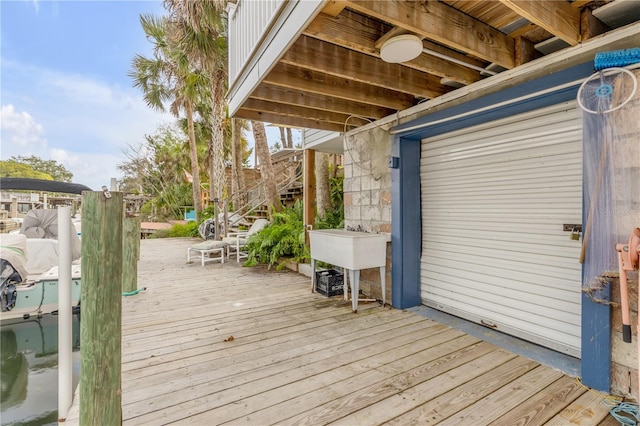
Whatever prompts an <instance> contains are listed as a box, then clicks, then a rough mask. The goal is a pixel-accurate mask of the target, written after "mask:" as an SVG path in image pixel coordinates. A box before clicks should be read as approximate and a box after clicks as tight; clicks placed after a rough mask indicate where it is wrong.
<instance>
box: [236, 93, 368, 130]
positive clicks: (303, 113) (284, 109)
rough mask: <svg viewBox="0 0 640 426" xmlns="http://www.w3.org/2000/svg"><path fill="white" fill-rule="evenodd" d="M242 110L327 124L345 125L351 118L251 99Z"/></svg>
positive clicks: (357, 122) (356, 120) (359, 122)
mask: <svg viewBox="0 0 640 426" xmlns="http://www.w3.org/2000/svg"><path fill="white" fill-rule="evenodd" d="M242 108H244V109H247V110H252V111H259V112H268V113H271V114H278V115H284V116H287V117H292V118H302V119H306V120H320V121H324V122H327V123H334V124H342V125H344V124H345V122H346V121H347V118H349V114H341V113H338V112H332V111H325V110H321V109H315V108H307V107H302V106H299V105H295V106H293V105H287V104H281V103H278V102H273V101H265V100H263V99H254V98H249V99H247V101H246V102H245V103H244V104H243V105H242ZM367 123H369V120H363V119H361V118H358V117H352V118H350V119H349V124H355V125H357V126H362V125H363V124H367Z"/></svg>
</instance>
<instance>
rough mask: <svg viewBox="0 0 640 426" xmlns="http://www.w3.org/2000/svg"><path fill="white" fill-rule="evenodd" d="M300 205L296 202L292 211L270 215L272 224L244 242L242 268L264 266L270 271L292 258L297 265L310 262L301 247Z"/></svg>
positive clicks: (290, 209)
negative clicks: (286, 259) (245, 246)
mask: <svg viewBox="0 0 640 426" xmlns="http://www.w3.org/2000/svg"><path fill="white" fill-rule="evenodd" d="M302 212H303V208H302V203H300V202H299V201H298V202H296V204H295V205H294V206H293V208H286V209H284V210H283V211H282V212H279V213H273V216H272V221H271V223H270V224H269V225H267V226H266V227H265V228H264V229H263V230H261V231H260V232H258V233H256V234H254V235H252V236H251V237H249V240H248V241H247V250H248V254H249V256H248V258H247V261H246V262H245V263H244V265H245V266H255V265H257V264H258V263H265V264H267V265H269V268H271V267H272V266H273V265H277V266H276V269H277V270H279V269H282V268H283V267H284V262H282V263H279V259H280V258H282V257H287V258H292V259H293V260H295V261H296V262H300V261H304V260H307V261H308V260H309V259H310V255H309V249H308V248H307V246H305V244H304V221H303V213H302Z"/></svg>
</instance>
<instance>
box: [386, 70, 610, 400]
mask: <svg viewBox="0 0 640 426" xmlns="http://www.w3.org/2000/svg"><path fill="white" fill-rule="evenodd" d="M592 73H593V63H591V62H588V63H584V64H581V65H577V66H574V67H571V68H568V69H566V70H563V71H559V72H556V73H552V74H549V75H547V76H545V77H542V78H539V79H536V80H532V81H529V82H526V83H523V84H520V85H518V86H515V87H510V88H508V89H505V90H502V91H500V92H496V93H492V94H490V95H487V96H484V97H481V98H478V99H474V100H472V101H469V102H467V103H464V104H461V105H457V106H455V107H451V108H448V109H446V110H442V111H438V112H435V113H432V114H428V115H425V116H423V117H420V118H417V119H416V120H413V121H411V122H409V123H405V124H402V125H399V126H397V127H395V128H394V129H392V130H393V131H394V132H397V133H396V135H395V137H394V140H393V142H392V154H391V155H392V156H396V157H399V158H400V169H392V170H391V191H392V195H391V199H392V205H391V211H392V218H393V221H392V225H391V226H392V242H393V253H392V289H393V293H392V296H393V306H394V307H397V308H406V307H411V306H416V305H418V304H420V245H421V238H422V235H421V232H420V231H419V230H420V229H421V220H420V212H421V205H420V183H419V181H420V179H419V176H420V161H419V158H420V145H421V140H422V139H424V138H427V137H431V136H435V135H438V134H443V133H447V132H451V131H453V130H459V129H463V128H465V127H469V126H473V125H476V124H480V123H486V122H490V121H494V120H498V119H500V118H504V117H508V116H512V115H516V114H520V113H524V112H527V111H532V110H536V109H540V108H544V107H546V106H551V105H555V104H558V103H561V102H565V101H568V100H571V99H575V96H576V93H577V90H578V87H579V82H578V83H576V84H575V85H571V86H570V87H567V88H564V89H561V90H558V91H555V92H552V93H548V94H546V95H541V96H536V97H533V98H531V99H527V100H524V101H518V102H515V103H513V104H510V105H508V106H502V107H497V108H493V109H491V110H489V111H485V112H481V113H477V114H473V115H469V116H467V117H463V118H460V119H457V120H453V121H450V122H445V123H439V124H433V125H429V124H428V123H432V122H437V121H439V120H442V119H446V118H447V117H452V116H456V115H459V114H463V113H467V112H469V111H474V110H477V109H480V108H483V107H486V106H490V105H495V104H498V103H501V102H504V101H506V100H509V99H514V98H518V97H521V96H525V95H527V94H532V93H535V92H539V91H541V90H545V89H548V88H551V87H556V86H560V85H563V84H567V83H570V82H573V81H576V80H582V79H584V78H586V77H587V76H589V75H591V74H592ZM420 125H426V126H427V127H423V128H418V129H414V130H407V131H404V132H403V129H409V128H411V127H415V126H420ZM583 210H584V209H583ZM585 221H586V219H585V218H583V223H585ZM599 297H600V298H601V299H603V300H609V297H610V290H605V291H603V292H602V293H601V294H599ZM610 321H611V319H610V315H609V307H608V305H603V304H598V303H595V302H593V301H592V300H591V299H589V298H588V297H583V298H582V357H581V370H582V381H583V382H584V384H585V385H587V386H590V387H593V388H595V389H599V390H602V391H608V390H609V387H610V380H611V377H610V364H611V343H610Z"/></svg>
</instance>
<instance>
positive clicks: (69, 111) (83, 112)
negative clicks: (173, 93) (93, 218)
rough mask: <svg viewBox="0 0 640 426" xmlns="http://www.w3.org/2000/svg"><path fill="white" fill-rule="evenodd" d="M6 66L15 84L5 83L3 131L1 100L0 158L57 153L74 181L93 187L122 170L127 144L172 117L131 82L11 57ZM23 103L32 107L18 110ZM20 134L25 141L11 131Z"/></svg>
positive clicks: (52, 154) (51, 155)
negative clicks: (102, 78) (121, 83)
mask: <svg viewBox="0 0 640 426" xmlns="http://www.w3.org/2000/svg"><path fill="white" fill-rule="evenodd" d="M5 71H6V72H5ZM3 72H4V76H3V79H4V78H5V76H7V75H10V77H9V78H11V76H12V77H13V79H12V82H11V83H12V84H10V85H3V95H2V96H3V101H4V102H6V103H7V104H8V105H7V108H6V114H7V116H8V117H10V119H9V120H7V131H5V117H4V116H5V107H4V106H3V110H2V113H3V117H2V150H1V152H0V156H1V158H2V159H3V160H4V159H7V158H8V157H10V156H11V155H37V156H39V157H41V158H43V159H54V160H56V161H58V162H60V163H61V164H63V165H64V166H65V167H66V168H67V169H68V170H69V171H70V172H71V173H73V175H74V176H73V180H74V181H76V182H78V183H83V184H85V185H88V186H90V187H91V188H99V187H100V186H101V185H104V184H108V182H109V179H110V178H112V177H119V176H120V174H119V173H118V171H117V164H119V163H122V162H124V161H126V158H125V155H124V154H123V152H122V150H123V148H124V147H126V146H127V145H129V144H132V143H137V142H139V141H142V140H143V138H144V135H145V134H152V133H154V132H155V131H156V129H157V128H158V126H159V125H161V124H164V123H169V122H172V121H173V118H172V117H170V116H169V115H168V114H160V113H158V112H156V111H152V110H150V109H149V108H148V107H147V106H146V105H145V103H144V101H143V100H142V95H141V94H140V93H139V92H138V91H137V90H136V89H134V88H133V87H131V88H123V87H120V86H119V85H117V84H108V83H105V82H103V81H100V80H98V79H95V78H91V77H90V76H86V75H79V74H65V73H63V72H60V71H54V70H50V69H46V68H40V67H35V66H30V65H24V64H20V63H16V62H12V61H4V62H3ZM17 76H19V77H17ZM21 109H25V110H28V113H27V112H25V113H21V112H19V111H20V110H21ZM33 117H37V122H36V120H34V119H33ZM9 127H10V128H11V132H9ZM44 129H46V139H45V137H44V134H45V133H44ZM20 134H21V135H22V137H21V138H19V139H17V140H19V141H21V143H22V145H21V146H19V145H17V143H13V142H9V140H10V139H9V138H10V136H12V137H18V135H20ZM27 136H30V137H27ZM27 143H28V144H29V145H28V146H25V145H24V144H27ZM49 148H50V149H49ZM16 151H17V152H16ZM98 184H99V185H98Z"/></svg>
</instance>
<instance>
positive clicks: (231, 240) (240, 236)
mask: <svg viewBox="0 0 640 426" xmlns="http://www.w3.org/2000/svg"><path fill="white" fill-rule="evenodd" d="M268 223H269V221H268V220H267V219H257V220H256V221H255V222H253V224H252V225H251V227H250V228H249V230H248V231H245V232H230V233H229V234H228V236H226V237H224V238H223V239H222V241H223V242H225V243H227V257H229V258H230V257H231V251H232V250H235V252H236V257H237V262H240V259H246V258H247V256H248V254H247V253H245V252H243V251H241V249H242V248H244V247H245V246H246V245H247V241H248V240H249V237H250V236H252V235H253V234H256V233H258V232H259V231H261V230H262V229H264V227H265V226H267V224H268Z"/></svg>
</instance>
